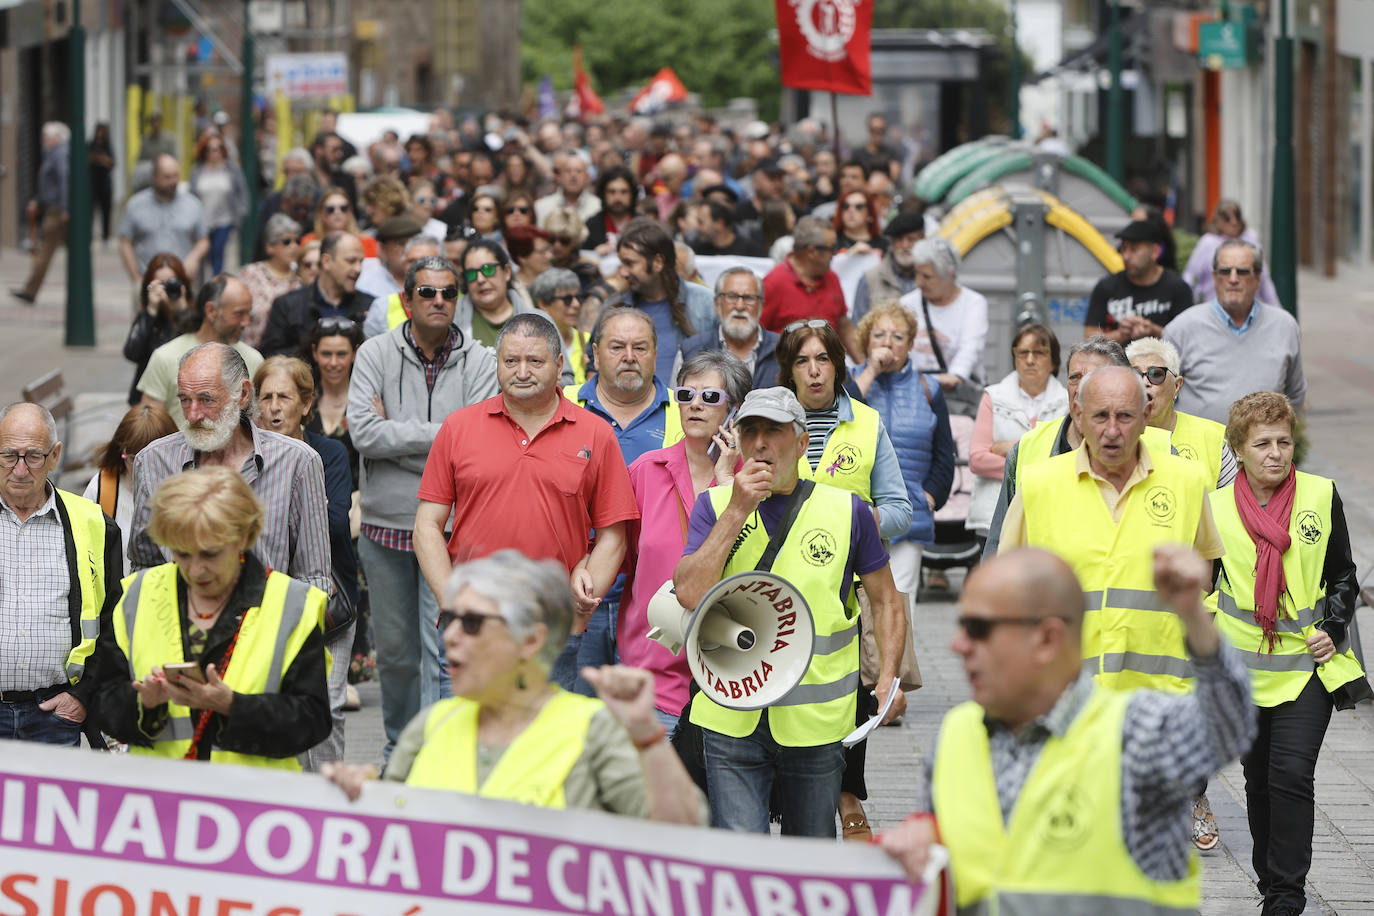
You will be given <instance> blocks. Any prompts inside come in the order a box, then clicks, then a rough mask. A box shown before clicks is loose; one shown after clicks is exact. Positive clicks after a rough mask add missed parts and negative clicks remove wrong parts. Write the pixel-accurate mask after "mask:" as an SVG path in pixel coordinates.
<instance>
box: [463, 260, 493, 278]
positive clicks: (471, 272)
mask: <svg viewBox="0 0 1374 916" xmlns="http://www.w3.org/2000/svg"><path fill="white" fill-rule="evenodd" d="M500 269H501V265H500V264H497V263H496V262H495V261H492V262H491V263H489V264H483V265H482V266H481V267H469V268H468V269H467V270H465V271H463V279H464V280H466V281H468V282H469V283H476V282H477V275H478V274H481V275H482V276H484V277H494V276H496V272H497V271H498V270H500Z"/></svg>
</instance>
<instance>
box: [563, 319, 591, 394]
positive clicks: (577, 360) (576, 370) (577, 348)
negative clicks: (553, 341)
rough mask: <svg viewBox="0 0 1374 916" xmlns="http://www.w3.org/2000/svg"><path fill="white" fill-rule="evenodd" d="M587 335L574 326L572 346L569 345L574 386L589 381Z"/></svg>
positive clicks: (576, 386)
mask: <svg viewBox="0 0 1374 916" xmlns="http://www.w3.org/2000/svg"><path fill="white" fill-rule="evenodd" d="M586 350H587V335H586V334H583V333H582V332H581V331H579V330H577V329H576V328H573V341H572V346H570V347H568V359H570V360H572V372H573V387H574V388H581V387H582V386H583V384H585V383H586V381H587V358H586V356H585V354H586Z"/></svg>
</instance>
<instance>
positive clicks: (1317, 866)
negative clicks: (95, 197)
mask: <svg viewBox="0 0 1374 916" xmlns="http://www.w3.org/2000/svg"><path fill="white" fill-rule="evenodd" d="M95 260H96V272H97V275H98V277H99V280H98V282H97V288H96V300H97V323H98V346H97V347H96V348H94V349H80V350H77V349H67V348H64V347H63V346H62V334H63V324H62V302H63V293H62V279H63V277H64V276H65V274H64V270H65V267H64V263H65V262H64V259H63V258H62V257H61V256H59V257H58V258H57V259H56V260H55V261H54V263H53V267H52V270H51V271H50V273H49V278H48V282H47V284H46V285H45V287H44V289H43V291H42V293H41V294H40V296H39V301H38V305H37V307H35V308H29V307H25V306H23V305H21V304H20V303H18V302H17V301H16V300H14V299H12V298H10V297H9V296H8V295H6V294H4V290H7V289H10V288H13V287H16V286H18V285H19V284H20V283H21V282H22V280H23V276H24V273H25V271H26V269H27V258H26V256H25V255H24V254H23V253H22V252H19V251H13V250H9V251H5V252H3V254H0V323H2V324H3V327H4V328H5V329H6V333H5V334H4V335H3V336H0V367H3V369H0V396H3V397H4V398H5V399H6V400H8V399H11V398H17V397H18V396H19V393H20V389H21V387H22V386H23V385H24V384H25V383H27V382H29V381H32V380H33V379H36V378H38V377H39V376H40V375H42V374H43V373H45V372H47V371H49V370H50V369H52V368H54V367H60V368H62V370H63V372H64V375H65V378H66V380H67V386H68V390H69V391H70V392H71V393H73V395H74V396H75V399H76V405H77V412H78V422H77V426H76V429H75V431H74V435H73V439H74V441H73V442H72V443H69V449H71V448H74V449H75V453H76V454H84V453H86V452H88V451H89V449H90V448H91V447H92V446H93V445H95V444H97V443H99V442H101V441H103V439H104V437H106V436H108V432H109V430H110V429H111V428H112V426H113V424H114V422H115V420H117V418H118V416H119V415H120V414H121V413H122V409H123V408H122V404H123V398H124V395H125V393H126V392H127V390H128V385H129V381H130V375H131V373H132V365H131V364H130V363H127V362H126V361H124V359H123V358H122V356H121V355H120V348H121V346H122V344H123V341H124V335H125V332H126V330H127V328H128V323H129V319H130V305H129V303H130V293H129V288H128V283H127V281H126V278H125V277H124V274H123V270H122V269H121V268H120V266H119V263H118V257H117V255H116V254H115V253H114V252H113V250H112V251H110V252H99V251H98V252H97V254H96V258H95ZM1299 289H1300V291H1301V297H1300V301H1301V309H1302V313H1301V322H1302V326H1303V333H1304V362H1305V365H1306V371H1307V378H1308V382H1309V386H1310V388H1309V402H1308V408H1309V409H1308V411H1307V429H1308V435H1309V438H1310V439H1311V442H1312V448H1311V454H1310V457H1309V460H1308V462H1307V464H1306V466H1305V467H1306V469H1308V470H1311V471H1313V472H1315V473H1320V474H1325V475H1328V476H1331V477H1334V478H1335V479H1336V481H1337V486H1338V488H1339V490H1340V493H1341V496H1342V499H1343V500H1344V503H1345V508H1346V513H1347V517H1348V521H1349V523H1350V528H1351V535H1352V540H1353V543H1354V546H1355V553H1356V561H1357V563H1358V565H1359V569H1360V573H1361V580H1362V582H1363V583H1365V584H1374V462H1371V461H1370V460H1369V457H1368V456H1369V455H1370V454H1374V323H1371V322H1368V321H1361V320H1358V319H1356V318H1355V317H1354V316H1361V317H1363V314H1364V311H1365V309H1371V310H1374V270H1367V269H1355V268H1350V267H1348V266H1347V267H1343V268H1342V275H1341V276H1340V277H1339V278H1337V279H1336V280H1327V279H1325V278H1321V277H1318V276H1316V275H1313V274H1310V273H1304V274H1303V275H1302V277H1301V279H1300V284H1299ZM63 483H64V486H66V487H67V488H69V489H75V490H78V491H79V490H80V489H81V488H82V487H84V485H85V483H86V478H85V477H78V476H77V475H72V476H70V477H69V478H68V479H66V480H64V481H63ZM956 584H957V580H956ZM921 611H922V616H921V625H920V626H919V627H918V631H917V633H916V648H917V651H918V654H919V655H920V658H921V668H922V672H923V675H924V678H925V686H924V687H923V688H922V689H921V690H920V691H919V692H917V693H916V694H913V695H912V696H911V697H910V705H909V707H908V714H907V716H906V719H905V723H904V724H903V725H902V726H901V727H897V728H885V729H880V730H879V732H878V734H877V735H876V736H875V737H874V738H873V739H872V741H871V745H870V750H869V755H868V785H869V791H870V796H871V798H870V802H869V804H868V810H869V813H870V818H871V819H872V820H873V821H874V823H875V824H876V825H877V826H879V827H882V826H884V825H890V824H892V823H894V822H895V821H897V820H900V819H901V818H902V817H903V816H905V814H906V813H907V812H908V811H909V810H910V809H911V807H912V806H913V805H914V804H915V801H916V795H917V793H918V792H919V791H920V785H921V782H922V779H923V776H922V769H921V767H920V765H919V758H920V757H921V755H923V754H924V753H926V751H927V750H928V748H929V747H930V743H931V740H932V738H933V736H934V733H935V729H936V728H937V726H938V723H939V721H940V717H941V716H942V715H943V714H944V712H945V710H947V709H948V708H949V707H950V706H951V705H952V704H953V703H955V702H958V701H960V700H962V699H964V698H965V697H966V696H967V693H966V689H965V686H964V683H963V681H962V677H961V673H960V668H959V666H958V663H957V659H956V658H955V657H954V656H953V655H951V654H950V653H949V652H948V651H947V650H946V649H945V645H946V644H947V642H948V640H949V637H950V635H951V632H952V629H953V626H954V617H955V613H956V612H955V610H954V606H953V605H952V604H949V603H934V604H926V605H923V606H922V609H921ZM1360 626H1361V627H1362V629H1363V632H1364V637H1365V646H1366V652H1367V654H1369V653H1370V652H1374V612H1371V611H1370V610H1369V609H1367V608H1366V609H1362V610H1361V611H1360ZM362 693H363V696H364V701H365V704H366V705H365V708H364V709H363V710H361V711H359V712H356V713H351V714H350V715H349V719H348V738H349V743H348V748H349V751H348V757H349V759H351V760H357V761H370V760H374V759H375V758H376V756H377V752H378V749H379V748H380V744H381V716H380V706H379V696H378V691H377V687H376V685H375V683H374V684H365V685H363V690H362ZM1208 795H1209V797H1210V799H1211V801H1212V805H1213V808H1214V810H1215V811H1216V813H1217V817H1218V821H1219V823H1220V825H1221V831H1222V843H1221V845H1220V846H1218V848H1217V849H1216V850H1214V851H1212V852H1210V853H1207V854H1204V857H1203V886H1204V902H1203V906H1202V913H1204V914H1234V913H1241V914H1245V913H1252V912H1256V905H1257V903H1258V896H1257V895H1256V894H1255V893H1254V890H1253V887H1254V884H1253V882H1254V875H1253V872H1252V871H1251V869H1250V865H1249V859H1250V848H1249V847H1250V843H1249V835H1248V832H1247V830H1246V826H1245V813H1244V806H1245V794H1244V779H1243V777H1242V775H1241V772H1240V767H1239V766H1238V765H1236V766H1232V767H1230V768H1228V769H1227V770H1225V771H1224V772H1223V773H1222V774H1221V776H1220V777H1219V778H1218V779H1217V780H1215V781H1214V782H1213V784H1212V786H1211V788H1210V789H1209V793H1208ZM1317 802H1318V810H1317V825H1316V833H1315V837H1314V850H1315V854H1314V863H1313V868H1312V873H1311V879H1310V884H1309V895H1310V896H1311V898H1312V905H1311V906H1309V908H1308V912H1313V913H1315V912H1321V913H1329V914H1330V913H1334V914H1341V916H1353V914H1367V916H1369V914H1374V706H1371V705H1369V704H1366V705H1365V706H1364V707H1362V708H1361V709H1358V710H1356V711H1354V712H1344V713H1337V714H1335V715H1334V716H1333V718H1332V722H1331V727H1330V729H1329V731H1328V733H1327V740H1326V745H1325V748H1324V750H1323V754H1322V758H1321V762H1320V764H1319V766H1318V770H1317Z"/></svg>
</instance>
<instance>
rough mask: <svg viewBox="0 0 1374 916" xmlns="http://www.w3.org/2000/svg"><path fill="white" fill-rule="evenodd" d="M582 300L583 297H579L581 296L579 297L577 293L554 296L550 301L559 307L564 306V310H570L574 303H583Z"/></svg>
mask: <svg viewBox="0 0 1374 916" xmlns="http://www.w3.org/2000/svg"><path fill="white" fill-rule="evenodd" d="M581 298H582V297H581V296H579V295H577V293H568V294H567V295H566V296H552V297H550V298H549V301H550V302H557V303H558V304H559V305H561V306H563V307H564V308H568V307H570V306H571V305H572V304H573V303H574V302H579V301H581Z"/></svg>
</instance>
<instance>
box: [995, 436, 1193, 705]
mask: <svg viewBox="0 0 1374 916" xmlns="http://www.w3.org/2000/svg"><path fill="white" fill-rule="evenodd" d="M1142 447H1143V443H1142ZM1148 451H1149V454H1150V458H1151V460H1152V463H1153V470H1152V471H1151V472H1150V474H1149V476H1148V477H1146V479H1144V480H1142V481H1140V482H1139V483H1137V484H1135V485H1134V486H1133V487H1132V488H1131V492H1130V493H1129V494H1127V496H1126V508H1125V510H1124V511H1123V513H1122V516H1121V522H1120V523H1119V524H1118V523H1117V522H1115V521H1113V519H1112V515H1111V513H1110V512H1109V511H1108V510H1107V504H1106V503H1105V502H1103V500H1102V494H1101V492H1099V491H1098V488H1097V482H1096V481H1095V480H1093V479H1092V478H1091V477H1090V476H1089V475H1087V474H1083V475H1080V474H1079V473H1078V470H1077V466H1076V461H1077V453H1076V452H1066V453H1064V454H1063V455H1057V456H1055V457H1054V458H1051V459H1050V460H1049V461H1043V462H1040V463H1039V464H1037V465H1034V466H1033V467H1031V469H1030V470H1029V471H1028V472H1027V473H1026V482H1025V483H1026V485H1025V488H1024V489H1023V490H1021V499H1022V504H1023V506H1024V508H1025V516H1026V535H1027V536H1026V543H1027V544H1029V545H1033V546H1038V547H1045V548H1047V549H1049V550H1052V551H1054V552H1055V553H1057V554H1059V556H1061V557H1062V558H1063V559H1064V561H1065V562H1066V563H1068V564H1069V566H1071V567H1072V568H1073V571H1074V572H1075V573H1076V574H1077V575H1078V581H1079V582H1080V583H1081V584H1082V586H1083V591H1084V593H1085V597H1086V599H1087V613H1086V614H1085V615H1084V617H1083V659H1084V667H1085V668H1087V669H1088V670H1091V671H1093V672H1095V673H1096V675H1097V679H1098V683H1100V684H1102V685H1103V686H1106V687H1112V688H1116V689H1120V690H1126V689H1131V688H1134V687H1150V688H1154V689H1156V690H1164V691H1168V692H1171V693H1184V692H1186V691H1188V690H1189V689H1190V688H1191V687H1192V664H1191V662H1189V660H1188V652H1187V649H1186V648H1185V646H1184V641H1183V625H1182V623H1181V622H1180V621H1179V619H1178V617H1177V616H1176V615H1175V614H1174V613H1173V612H1172V611H1171V610H1169V609H1168V608H1166V607H1164V606H1163V605H1162V604H1161V603H1160V601H1159V597H1158V596H1157V595H1156V594H1155V587H1154V548H1155V546H1156V545H1159V544H1187V545H1191V544H1192V543H1193V541H1194V540H1195V539H1196V537H1197V530H1198V523H1199V521H1200V520H1201V517H1202V506H1203V500H1204V499H1205V498H1206V495H1207V488H1206V481H1205V480H1204V476H1205V475H1204V472H1203V470H1202V468H1201V466H1200V465H1199V464H1198V463H1197V462H1193V461H1188V460H1187V459H1186V458H1179V457H1178V456H1177V455H1169V454H1158V455H1157V454H1156V453H1155V452H1154V451H1153V450H1152V449H1149V450H1148Z"/></svg>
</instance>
